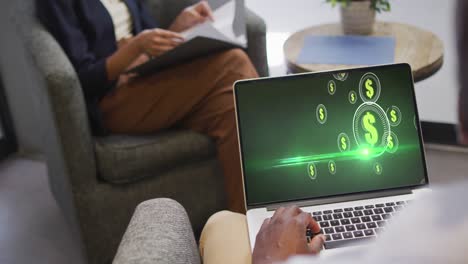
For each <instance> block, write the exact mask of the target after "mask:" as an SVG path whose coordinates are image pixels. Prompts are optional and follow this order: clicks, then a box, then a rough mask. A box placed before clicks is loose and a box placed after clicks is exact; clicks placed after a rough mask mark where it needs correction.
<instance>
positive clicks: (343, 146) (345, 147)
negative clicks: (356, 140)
mask: <svg viewBox="0 0 468 264" xmlns="http://www.w3.org/2000/svg"><path fill="white" fill-rule="evenodd" d="M340 141H341V149H342V150H346V149H347V148H348V145H347V144H346V138H345V137H341V140H340Z"/></svg>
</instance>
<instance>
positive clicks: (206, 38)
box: [129, 0, 247, 75]
mask: <svg viewBox="0 0 468 264" xmlns="http://www.w3.org/2000/svg"><path fill="white" fill-rule="evenodd" d="M244 16H245V9H244V3H243V0H229V1H227V2H226V3H224V4H223V5H221V6H219V7H218V8H216V9H215V10H213V18H214V19H213V21H206V22H204V23H202V24H199V25H197V26H195V27H193V28H191V29H189V30H186V31H184V32H182V33H181V34H182V35H183V36H184V38H185V42H184V43H182V44H180V45H179V46H177V47H176V48H175V49H173V50H170V51H169V52H167V53H164V54H163V55H161V56H158V57H155V58H153V59H151V60H150V61H148V62H147V63H145V64H142V65H140V66H137V67H135V68H133V69H131V70H130V71H129V73H136V74H138V75H146V74H151V73H154V72H157V71H158V70H162V69H164V68H166V67H169V66H172V65H176V64H179V63H183V62H186V61H189V60H191V59H195V58H197V57H200V56H203V55H207V54H209V53H213V52H216V51H220V50H223V49H229V48H246V47H247V38H246V25H245V17H244Z"/></svg>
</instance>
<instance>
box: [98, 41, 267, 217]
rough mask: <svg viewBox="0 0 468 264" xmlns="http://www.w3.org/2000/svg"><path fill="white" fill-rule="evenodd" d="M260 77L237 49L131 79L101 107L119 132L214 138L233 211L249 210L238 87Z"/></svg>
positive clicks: (115, 131)
mask: <svg viewBox="0 0 468 264" xmlns="http://www.w3.org/2000/svg"><path fill="white" fill-rule="evenodd" d="M257 76H258V75H257V72H256V70H255V68H254V67H253V65H252V63H251V61H250V59H249V58H248V57H247V55H246V54H245V53H244V52H243V51H242V50H240V49H232V50H228V51H224V52H220V53H217V54H213V55H210V56H207V57H203V58H200V59H197V60H194V61H192V62H190V63H185V64H182V65H178V66H175V67H172V68H170V69H167V70H164V71H162V72H159V73H157V74H154V75H151V76H149V77H144V78H136V79H133V80H130V81H129V82H128V83H126V84H124V85H122V86H120V87H118V88H117V89H116V91H115V92H114V93H112V94H109V95H107V96H106V97H105V98H104V99H103V100H102V101H101V103H100V108H101V111H102V113H103V116H104V123H105V125H106V127H107V128H109V129H110V130H111V131H112V132H114V133H126V134H129V133H130V134H148V133H154V132H157V131H160V130H162V129H167V128H173V127H179V128H186V129H191V130H194V131H196V132H200V133H203V134H206V135H208V136H210V137H212V138H213V139H214V140H215V142H216V146H217V150H218V159H219V161H220V162H221V165H222V168H223V172H224V182H225V190H226V193H227V198H228V209H229V210H231V211H235V212H244V211H245V208H244V198H243V192H242V188H243V187H242V179H241V169H240V158H239V150H238V149H239V148H238V140H237V130H236V121H235V113H234V99H233V90H232V85H233V83H234V82H235V81H237V80H240V79H247V78H255V77H257ZM194 198H196V197H194Z"/></svg>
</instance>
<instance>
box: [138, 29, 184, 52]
mask: <svg viewBox="0 0 468 264" xmlns="http://www.w3.org/2000/svg"><path fill="white" fill-rule="evenodd" d="M135 41H136V43H137V46H138V48H139V49H140V52H141V53H145V54H148V55H150V56H159V55H161V54H163V53H165V52H168V51H169V50H171V49H173V48H175V47H177V46H178V45H180V43H182V42H183V41H184V37H182V35H180V34H178V33H176V32H172V31H169V30H164V29H160V28H156V29H151V30H145V31H142V32H141V33H140V34H138V36H136V37H135Z"/></svg>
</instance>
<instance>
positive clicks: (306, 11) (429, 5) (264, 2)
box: [245, 0, 458, 123]
mask: <svg viewBox="0 0 468 264" xmlns="http://www.w3.org/2000/svg"><path fill="white" fill-rule="evenodd" d="M245 1H246V5H247V6H248V7H249V8H250V9H252V10H253V11H254V12H256V13H257V14H259V15H260V16H262V17H263V18H264V19H265V21H266V23H267V26H268V31H269V35H268V56H269V63H270V67H271V73H272V75H282V74H284V73H285V66H284V57H283V49H282V46H283V43H284V41H285V40H286V38H287V37H288V36H289V35H290V34H291V33H292V32H295V31H298V30H300V29H303V28H305V27H307V26H312V25H317V24H322V23H331V22H338V21H339V19H340V18H339V11H338V10H337V9H332V8H331V7H330V6H329V5H328V4H325V0H245ZM390 2H391V3H392V9H393V10H392V12H390V13H385V14H382V15H379V16H378V19H380V20H385V21H397V22H402V23H408V24H412V25H415V26H418V27H421V28H423V29H426V30H429V31H432V32H433V33H435V34H436V35H437V36H438V37H439V38H441V39H442V41H443V42H444V48H445V57H444V65H443V67H442V69H441V70H440V71H439V72H438V73H437V74H435V75H433V76H432V77H430V78H429V79H427V80H425V81H422V82H419V83H417V84H416V94H417V101H418V106H419V112H420V115H421V119H422V120H424V121H433V122H444V123H456V121H457V113H456V103H457V99H456V96H457V89H458V83H457V78H456V69H457V60H456V47H455V43H456V42H455V41H456V39H455V27H454V20H455V5H456V0H390Z"/></svg>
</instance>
